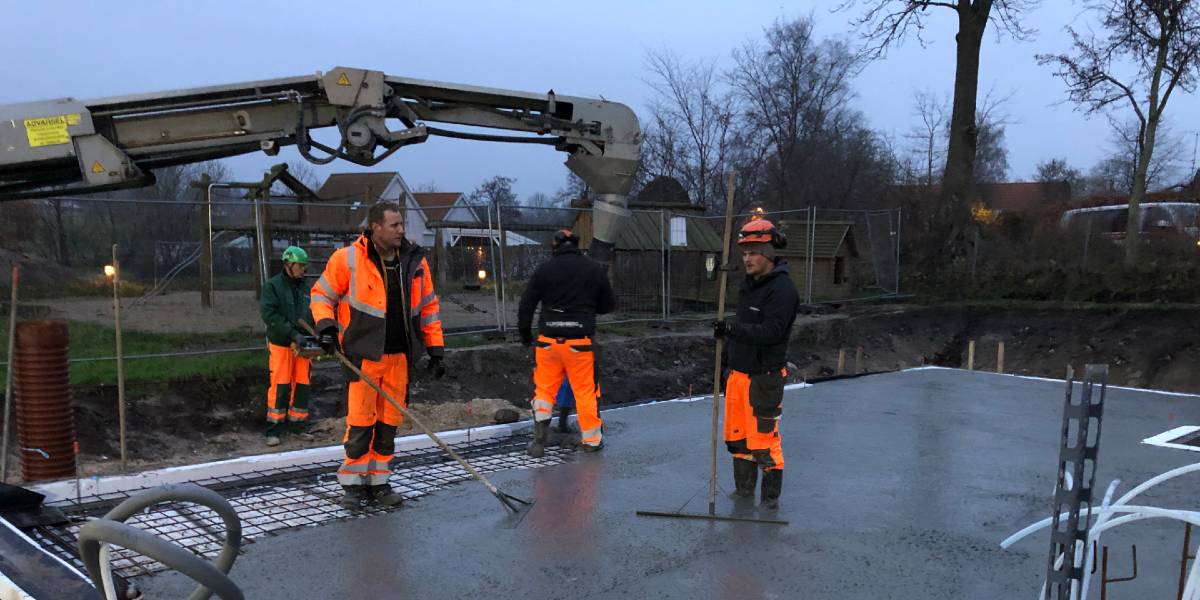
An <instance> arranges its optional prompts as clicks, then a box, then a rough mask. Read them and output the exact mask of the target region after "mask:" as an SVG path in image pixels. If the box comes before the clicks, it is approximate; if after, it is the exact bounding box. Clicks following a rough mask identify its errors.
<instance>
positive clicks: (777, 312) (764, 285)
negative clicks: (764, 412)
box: [729, 260, 800, 375]
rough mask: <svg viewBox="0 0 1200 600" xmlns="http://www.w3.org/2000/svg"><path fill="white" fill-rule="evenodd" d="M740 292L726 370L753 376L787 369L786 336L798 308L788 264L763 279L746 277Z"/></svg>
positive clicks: (732, 324)
mask: <svg viewBox="0 0 1200 600" xmlns="http://www.w3.org/2000/svg"><path fill="white" fill-rule="evenodd" d="M740 291H741V295H740V296H739V297H738V308H737V316H736V317H735V318H736V320H735V321H734V322H733V323H731V329H730V333H729V368H730V369H733V370H735V371H741V372H743V373H749V374H752V375H754V374H759V373H766V372H768V371H775V370H777V369H782V368H784V367H786V366H787V345H788V336H789V335H790V334H791V332H792V324H793V323H794V322H795V321H796V311H797V310H798V309H799V308H800V294H799V293H797V292H796V286H795V284H793V283H792V278H791V277H790V275H789V272H788V266H787V261H784V260H780V261H779V262H777V263H776V264H775V268H774V269H772V270H771V272H770V273H767V274H766V275H763V276H762V277H759V278H754V277H750V276H747V277H746V278H745V279H744V280H743V281H742V285H741V288H740Z"/></svg>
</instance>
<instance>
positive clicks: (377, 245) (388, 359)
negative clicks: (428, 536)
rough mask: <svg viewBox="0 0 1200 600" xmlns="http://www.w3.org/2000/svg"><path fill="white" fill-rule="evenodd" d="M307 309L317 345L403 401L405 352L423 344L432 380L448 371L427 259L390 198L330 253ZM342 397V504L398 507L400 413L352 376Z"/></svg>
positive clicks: (407, 364) (408, 362)
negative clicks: (393, 480)
mask: <svg viewBox="0 0 1200 600" xmlns="http://www.w3.org/2000/svg"><path fill="white" fill-rule="evenodd" d="M311 307H312V315H313V319H314V320H316V322H317V326H316V329H317V331H318V334H319V335H318V342H319V343H320V345H321V347H322V348H324V349H325V351H326V352H329V353H331V354H332V353H333V352H335V351H340V352H342V353H343V354H345V355H346V357H347V358H349V359H350V360H351V361H353V362H354V363H356V364H358V365H360V368H361V369H362V371H363V373H364V374H365V375H366V376H367V377H370V378H371V379H372V380H374V381H375V382H376V383H378V384H379V385H380V387H382V388H383V389H384V391H386V392H387V393H388V394H390V395H391V396H392V397H393V398H395V399H396V401H397V402H399V403H400V404H401V405H402V406H406V407H407V392H408V381H409V367H410V365H411V361H412V359H411V358H410V357H413V356H417V355H419V353H420V352H421V348H422V347H424V349H425V352H427V353H428V354H429V363H428V365H427V368H428V369H429V370H430V371H431V372H432V373H433V375H434V377H439V378H440V377H441V376H442V375H443V374H444V373H445V371H446V369H445V367H444V366H443V365H442V356H443V347H444V345H445V344H444V342H443V341H442V321H441V317H440V316H439V315H438V298H437V294H436V293H434V289H433V277H432V276H431V274H430V272H429V263H428V262H427V261H426V260H425V251H424V249H422V248H421V247H420V246H418V245H417V244H415V243H413V242H411V241H409V240H408V239H406V238H405V237H404V213H403V212H402V211H401V209H400V206H399V205H398V204H396V203H394V202H380V203H378V204H375V205H374V206H372V207H371V208H370V210H369V211H368V213H367V229H366V231H364V232H363V234H362V235H361V236H359V237H358V239H357V240H355V241H354V243H352V244H350V245H349V246H346V247H344V248H340V249H338V250H337V251H336V252H334V253H333V256H331V257H330V258H329V262H328V263H326V265H325V272H324V273H323V274H322V275H321V278H320V279H319V280H317V283H316V285H314V286H313V288H312V305H311ZM347 395H348V402H347V412H346V435H345V438H344V439H343V444H344V446H345V451H346V458H345V460H344V461H343V463H342V466H341V468H340V469H338V482H339V483H340V484H341V485H342V488H343V489H344V490H345V495H344V497H343V498H342V505H343V506H344V507H346V508H348V509H351V510H353V509H357V508H359V507H361V506H362V504H363V503H364V502H367V503H373V504H378V505H381V506H394V505H396V504H399V503H400V502H401V501H402V500H403V497H402V496H401V495H400V494H398V493H396V492H394V491H393V490H392V488H391V486H390V485H389V484H388V478H389V477H390V475H391V468H390V467H389V465H388V463H389V461H391V459H392V455H393V453H394V452H395V438H396V429H397V427H399V425H400V423H401V421H402V420H403V415H402V414H401V413H400V411H399V410H396V409H395V408H394V407H392V405H391V404H390V403H388V401H387V400H385V399H384V398H383V396H381V395H379V394H378V393H377V392H376V391H375V390H374V389H372V388H371V386H370V385H368V384H367V383H366V382H364V381H362V380H359V379H353V380H352V381H351V382H350V385H349V388H348V392H347Z"/></svg>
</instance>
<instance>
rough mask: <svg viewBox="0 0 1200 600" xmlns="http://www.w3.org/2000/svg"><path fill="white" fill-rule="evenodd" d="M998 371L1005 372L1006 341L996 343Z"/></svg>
mask: <svg viewBox="0 0 1200 600" xmlns="http://www.w3.org/2000/svg"><path fill="white" fill-rule="evenodd" d="M996 372H997V373H1003V372H1004V342H1003V341H1000V342H997V343H996Z"/></svg>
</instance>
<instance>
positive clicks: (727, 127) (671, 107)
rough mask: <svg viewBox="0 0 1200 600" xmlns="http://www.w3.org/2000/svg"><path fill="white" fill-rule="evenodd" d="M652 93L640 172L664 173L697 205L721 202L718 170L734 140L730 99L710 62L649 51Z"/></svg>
mask: <svg viewBox="0 0 1200 600" xmlns="http://www.w3.org/2000/svg"><path fill="white" fill-rule="evenodd" d="M646 64H647V66H648V68H649V69H650V72H651V74H652V75H653V78H652V79H651V80H650V81H648V82H647V83H648V84H649V85H650V87H651V88H652V89H654V91H655V95H656V98H655V100H654V101H653V103H652V104H651V112H652V117H651V123H650V126H649V127H648V128H647V130H648V131H647V135H646V147H645V149H646V150H647V156H646V160H645V170H646V171H647V175H648V176H650V177H653V176H658V175H669V176H671V177H674V178H675V179H677V180H679V181H680V182H681V183H682V184H683V186H684V188H685V189H686V190H687V192H688V195H689V196H690V197H691V198H693V199H695V201H696V202H698V203H700V204H701V205H702V206H708V207H715V206H718V205H721V204H722V203H721V201H720V198H721V192H722V191H723V185H722V184H721V183H720V182H721V180H722V177H721V175H722V172H723V171H724V170H725V169H726V159H727V157H728V154H729V152H730V146H731V144H732V142H733V140H734V136H735V131H734V128H733V119H734V97H733V95H732V94H731V93H729V92H728V91H727V90H726V89H724V87H723V86H722V85H721V80H720V77H719V75H718V73H717V70H716V65H715V63H714V62H712V61H694V62H688V61H684V60H681V59H680V58H679V57H678V56H676V55H675V54H673V53H671V52H669V51H665V50H664V51H659V52H650V53H647V55H646Z"/></svg>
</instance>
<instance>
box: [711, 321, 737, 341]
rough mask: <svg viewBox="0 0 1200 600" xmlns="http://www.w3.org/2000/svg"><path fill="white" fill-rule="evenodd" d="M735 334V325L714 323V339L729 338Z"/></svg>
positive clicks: (722, 322)
mask: <svg viewBox="0 0 1200 600" xmlns="http://www.w3.org/2000/svg"><path fill="white" fill-rule="evenodd" d="M732 334H733V323H730V322H729V321H713V337H714V338H717V339H721V338H727V337H729V336H730V335H732Z"/></svg>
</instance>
